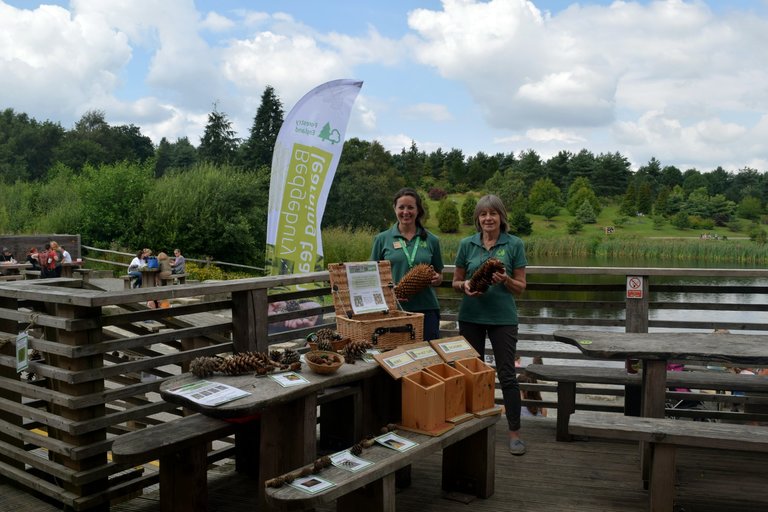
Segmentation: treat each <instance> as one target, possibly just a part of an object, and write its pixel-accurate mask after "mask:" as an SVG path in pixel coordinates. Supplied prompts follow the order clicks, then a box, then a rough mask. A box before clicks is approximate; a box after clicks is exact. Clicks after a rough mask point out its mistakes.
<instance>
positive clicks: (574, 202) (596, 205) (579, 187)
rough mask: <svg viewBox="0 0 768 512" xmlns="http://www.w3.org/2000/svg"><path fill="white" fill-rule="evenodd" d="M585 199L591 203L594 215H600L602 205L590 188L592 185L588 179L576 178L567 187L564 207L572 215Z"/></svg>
mask: <svg viewBox="0 0 768 512" xmlns="http://www.w3.org/2000/svg"><path fill="white" fill-rule="evenodd" d="M585 200H586V201H589V203H590V204H591V205H592V210H593V211H594V212H595V215H600V212H601V211H602V206H601V205H600V200H599V199H598V198H597V196H596V195H595V192H594V191H593V190H592V185H591V184H590V182H589V180H588V179H587V178H583V177H582V178H576V180H575V181H574V182H573V183H571V186H570V187H568V199H567V201H566V204H565V207H566V208H567V209H568V211H569V212H571V214H572V215H576V211H577V210H578V209H579V208H580V207H581V204H582V203H583V202H584V201H585Z"/></svg>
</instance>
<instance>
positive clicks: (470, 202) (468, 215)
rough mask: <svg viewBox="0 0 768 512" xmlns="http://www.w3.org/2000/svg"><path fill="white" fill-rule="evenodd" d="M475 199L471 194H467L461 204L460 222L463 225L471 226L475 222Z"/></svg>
mask: <svg viewBox="0 0 768 512" xmlns="http://www.w3.org/2000/svg"><path fill="white" fill-rule="evenodd" d="M476 206H477V199H475V196H473V195H472V194H467V197H466V198H465V199H464V203H462V205H461V223H462V224H464V225H465V226H471V225H472V224H474V222H475V207H476Z"/></svg>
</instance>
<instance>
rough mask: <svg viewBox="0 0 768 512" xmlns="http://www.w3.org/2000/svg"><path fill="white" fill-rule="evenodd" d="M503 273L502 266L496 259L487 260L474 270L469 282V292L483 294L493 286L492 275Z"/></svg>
mask: <svg viewBox="0 0 768 512" xmlns="http://www.w3.org/2000/svg"><path fill="white" fill-rule="evenodd" d="M496 272H504V264H503V263H502V262H501V261H499V260H497V259H496V258H488V259H487V260H486V261H485V263H483V264H482V265H480V268H478V269H477V270H475V273H474V274H472V277H471V278H470V280H469V290H470V291H473V292H480V293H485V292H487V291H488V288H490V286H491V285H492V284H493V274H495V273H496Z"/></svg>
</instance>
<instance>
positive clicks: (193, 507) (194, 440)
mask: <svg viewBox="0 0 768 512" xmlns="http://www.w3.org/2000/svg"><path fill="white" fill-rule="evenodd" d="M240 426H241V425H239V424H236V423H230V422H227V421H224V420H221V419H218V418H211V417H209V416H204V415H202V414H192V415H190V416H184V417H182V418H179V419H176V420H171V421H169V422H166V423H162V424H159V425H155V426H151V427H147V428H144V429H141V430H136V431H133V432H130V433H128V434H123V435H121V436H119V437H117V438H116V439H115V441H114V443H112V456H113V460H114V461H115V462H116V463H118V464H130V465H137V464H144V463H147V462H150V461H153V460H156V459H159V460H160V509H161V510H162V511H163V512H172V511H174V510H188V511H191V512H192V511H194V512H202V511H204V510H206V509H207V507H208V483H207V472H208V463H209V462H208V443H210V442H212V441H215V440H217V439H222V438H224V437H227V436H230V435H232V434H234V433H236V432H237V431H238V429H239V428H240ZM256 430H258V429H256Z"/></svg>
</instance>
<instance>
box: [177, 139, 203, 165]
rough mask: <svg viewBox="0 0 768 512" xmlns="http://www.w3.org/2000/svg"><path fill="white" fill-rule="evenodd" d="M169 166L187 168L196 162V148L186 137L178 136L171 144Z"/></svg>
mask: <svg viewBox="0 0 768 512" xmlns="http://www.w3.org/2000/svg"><path fill="white" fill-rule="evenodd" d="M171 155H172V157H171V167H172V168H173V169H189V168H191V167H192V166H193V165H195V164H196V163H197V149H195V146H193V145H192V143H191V142H189V139H188V138H187V137H179V138H178V139H176V142H174V143H173V144H171Z"/></svg>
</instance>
